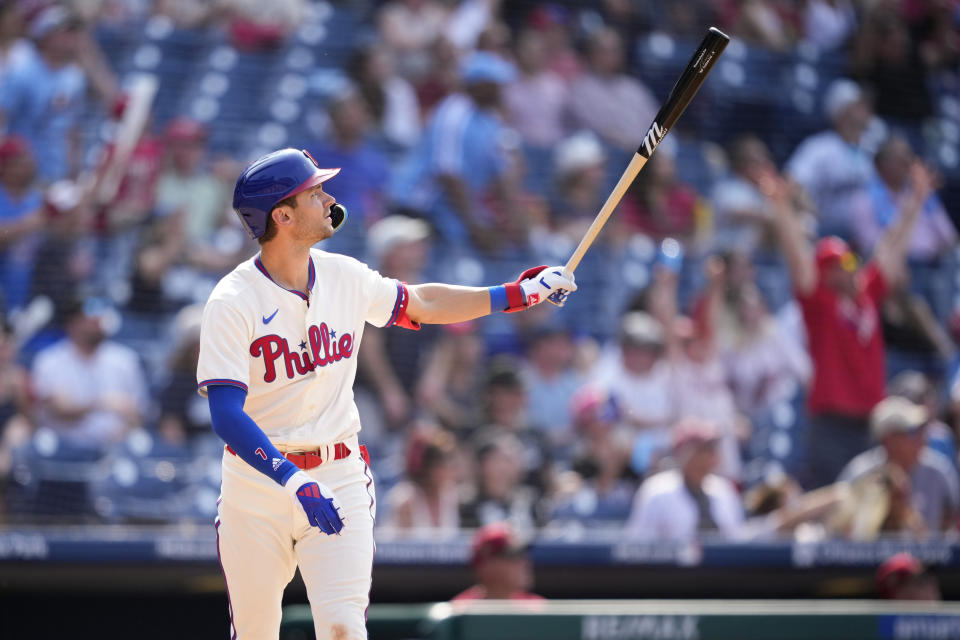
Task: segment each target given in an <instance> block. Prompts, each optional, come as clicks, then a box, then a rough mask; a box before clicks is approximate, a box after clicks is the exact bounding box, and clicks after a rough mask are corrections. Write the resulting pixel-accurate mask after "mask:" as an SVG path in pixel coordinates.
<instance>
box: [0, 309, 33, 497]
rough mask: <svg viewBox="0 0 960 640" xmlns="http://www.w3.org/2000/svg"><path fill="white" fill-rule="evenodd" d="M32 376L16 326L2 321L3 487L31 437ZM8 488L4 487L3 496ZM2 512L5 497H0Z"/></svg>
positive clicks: (0, 450)
mask: <svg viewBox="0 0 960 640" xmlns="http://www.w3.org/2000/svg"><path fill="white" fill-rule="evenodd" d="M28 386H29V377H28V375H27V372H26V370H24V368H23V367H22V366H21V365H20V364H19V363H18V362H17V340H16V337H15V336H14V334H13V328H12V327H11V326H10V325H8V324H6V322H4V323H3V324H0V487H2V486H3V484H4V483H5V481H6V478H7V476H8V475H9V474H10V466H11V463H12V452H13V450H14V449H16V448H17V447H19V446H20V445H22V444H24V443H26V442H27V441H28V440H29V439H30V435H31V433H32V432H33V429H32V425H31V423H30V419H29V416H30V412H31V407H30V397H29V389H28ZM3 494H4V491H2V490H0V496H2V495H3ZM0 511H2V498H0Z"/></svg>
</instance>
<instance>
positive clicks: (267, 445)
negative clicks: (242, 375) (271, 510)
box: [207, 384, 297, 485]
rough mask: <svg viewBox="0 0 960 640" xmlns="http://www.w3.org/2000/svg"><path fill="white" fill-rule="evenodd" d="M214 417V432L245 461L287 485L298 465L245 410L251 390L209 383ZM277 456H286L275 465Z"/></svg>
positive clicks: (280, 458) (209, 396) (208, 397)
mask: <svg viewBox="0 0 960 640" xmlns="http://www.w3.org/2000/svg"><path fill="white" fill-rule="evenodd" d="M207 399H208V400H209V402H210V420H211V422H212V423H213V430H214V432H215V433H216V434H217V435H218V436H220V437H221V438H222V439H223V441H224V442H226V443H227V444H228V445H230V448H231V449H233V450H234V451H236V453H237V455H238V456H240V457H241V458H242V459H243V461H244V462H246V463H247V464H249V465H250V466H251V467H253V468H254V469H256V470H257V471H259V472H261V473H263V474H265V475H268V476H270V477H271V478H273V481H274V482H276V483H277V484H279V485H283V483H284V482H286V481H287V479H288V478H289V477H290V476H292V475H293V474H294V473H296V471H297V465H295V464H293V463H292V462H290V461H289V460H287V459H286V458H284V457H283V454H282V453H280V451H279V450H278V449H277V448H276V447H275V446H273V443H272V442H270V440H269V438H267V436H266V434H264V433H263V431H262V430H261V429H260V427H258V426H257V423H256V422H254V421H253V419H252V418H251V417H250V416H248V415H247V414H246V412H245V411H244V410H243V403H244V401H245V400H246V399H247V392H246V391H244V390H243V389H241V388H239V387H234V386H231V385H225V384H215V385H210V386H209V387H207ZM275 460H282V462H279V463H278V464H277V465H276V466H274V461H275Z"/></svg>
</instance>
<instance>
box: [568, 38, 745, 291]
mask: <svg viewBox="0 0 960 640" xmlns="http://www.w3.org/2000/svg"><path fill="white" fill-rule="evenodd" d="M729 42H730V37H729V36H727V35H726V34H725V33H723V32H722V31H720V30H719V29H717V28H716V27H710V29H709V30H708V31H707V35H706V36H704V38H703V42H701V43H700V46H699V47H697V50H696V51H695V52H694V54H693V57H692V58H690V62H688V63H687V67H686V68H685V69H684V70H683V73H681V74H680V78H679V79H677V82H676V84H674V85H673V89H671V90H670V95H668V96H667V100H666V102H664V103H663V106H662V107H660V111H658V112H657V116H656V117H655V118H654V119H653V124H651V125H650V129H649V130H647V135H645V136H644V137H643V142H641V143H640V146H639V147H638V148H637V152H636V153H634V154H633V158H632V159H631V160H630V164H629V165H627V168H626V169H625V170H624V172H623V175H621V176H620V179H619V180H618V181H617V185H616V186H615V187H614V188H613V191H611V192H610V195H609V196H607V201H606V202H604V204H603V207H602V208H601V209H600V213H598V214H597V217H596V218H594V219H593V223H591V224H590V228H589V229H587V232H586V233H585V234H584V235H583V238H582V239H581V240H580V244H578V245H577V248H576V250H575V251H574V252H573V255H571V256H570V259H569V260H567V265H566V268H565V271H566V272H567V273H571V274H572V273H573V272H574V270H576V268H577V265H579V264H580V261H581V260H582V259H583V255H584V254H585V253H586V252H587V249H589V248H590V245H592V244H593V241H594V240H595V239H596V238H597V234H599V233H600V230H601V229H603V225H605V224H606V223H607V219H608V218H609V217H610V214H611V213H613V210H614V209H616V207H617V205H618V204H620V201H621V200H622V199H623V195H624V194H625V193H626V192H627V189H628V188H629V187H630V184H631V183H632V182H633V180H634V178H636V177H637V174H638V173H640V170H641V169H643V166H644V165H645V164H647V160H649V159H650V156H651V155H652V154H653V152H654V150H655V149H656V148H657V146H658V145H659V144H660V141H661V140H663V137H664V136H665V135H667V132H669V131H670V129H672V128H673V125H674V123H675V122H676V121H677V119H678V118H679V117H680V115H681V114H682V113H683V112H684V110H685V109H686V108H687V105H688V104H690V101H691V100H693V96H695V95H697V91H698V90H699V89H700V85H702V84H703V81H704V80H706V79H707V74H709V73H710V70H711V69H712V68H713V65H714V64H715V63H716V62H717V58H719V57H720V54H721V53H723V50H724V48H726V46H727V43H729Z"/></svg>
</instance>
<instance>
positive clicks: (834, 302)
mask: <svg viewBox="0 0 960 640" xmlns="http://www.w3.org/2000/svg"><path fill="white" fill-rule="evenodd" d="M932 180H933V177H932V175H931V173H930V171H929V170H928V169H927V168H926V167H925V166H923V165H922V164H920V163H915V164H914V165H913V167H911V183H912V189H911V196H910V197H909V198H907V199H906V200H905V201H904V203H903V205H902V209H901V213H900V215H899V216H898V220H897V222H896V224H894V225H892V226H890V227H889V228H888V229H887V230H886V232H885V233H884V235H883V237H882V238H881V239H880V241H879V242H878V243H877V247H876V250H875V251H874V255H873V257H872V259H871V260H870V261H869V262H868V263H867V264H866V265H865V266H864V267H863V268H861V269H858V268H857V259H856V257H855V256H854V254H853V252H852V251H851V250H850V247H849V246H848V245H847V243H846V242H844V241H843V240H841V239H840V238H836V237H830V238H824V239H822V240H820V241H819V242H818V243H817V246H816V250H815V251H814V248H813V247H812V246H811V243H810V241H809V240H808V239H807V237H806V234H805V233H804V231H803V229H802V228H801V227H800V224H799V222H798V220H797V218H796V216H795V215H794V214H793V211H792V209H791V208H790V207H789V205H788V198H789V195H790V194H789V187H788V185H787V184H786V182H784V181H783V180H779V179H777V178H774V177H772V176H771V177H769V178H768V179H767V180H766V181H765V182H764V187H763V188H764V189H765V191H766V192H767V193H768V195H769V196H770V197H771V198H772V199H773V203H774V222H775V226H776V231H777V234H778V237H779V240H780V246H781V247H782V249H783V253H784V256H785V258H786V261H787V267H788V269H789V271H790V276H791V278H792V279H793V289H794V293H795V295H796V297H797V300H798V302H799V303H800V306H801V308H802V310H803V319H804V324H805V325H806V328H807V336H808V340H809V346H810V354H811V358H812V359H813V380H812V383H811V389H810V397H809V409H810V414H811V419H810V424H809V426H808V435H809V444H808V449H807V450H808V454H809V458H810V467H809V472H810V477H809V478H808V479H807V481H808V483H809V485H810V486H812V487H816V486H821V485H824V484H827V483H828V482H831V481H833V479H834V478H836V477H837V474H839V473H840V469H841V468H842V466H843V465H844V464H846V462H847V460H849V459H850V458H852V457H853V456H855V455H857V454H858V453H860V452H862V451H864V450H866V449H867V447H868V446H869V433H868V431H869V430H868V417H869V414H870V411H871V410H872V409H873V407H874V405H876V404H877V403H878V402H879V401H880V400H881V399H883V388H884V375H885V366H884V341H883V335H882V333H881V331H880V315H879V311H878V309H879V306H880V304H881V303H882V301H883V299H884V298H885V297H886V295H887V292H888V291H890V289H891V288H893V287H896V286H899V284H900V283H902V282H903V281H904V278H905V277H906V275H907V273H906V271H907V269H906V255H907V249H908V247H909V243H910V235H911V232H912V230H913V225H914V223H915V222H916V220H917V217H918V216H919V214H920V210H921V207H922V206H923V203H924V202H926V201H927V199H928V198H929V197H930V192H931V189H932V187H933V185H932Z"/></svg>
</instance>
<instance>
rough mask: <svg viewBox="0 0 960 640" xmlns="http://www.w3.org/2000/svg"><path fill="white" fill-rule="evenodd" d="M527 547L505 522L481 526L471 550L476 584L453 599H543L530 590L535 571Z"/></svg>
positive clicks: (461, 600) (471, 562)
mask: <svg viewBox="0 0 960 640" xmlns="http://www.w3.org/2000/svg"><path fill="white" fill-rule="evenodd" d="M527 547H528V545H527V543H526V542H524V541H523V540H522V539H520V538H519V537H518V536H517V535H516V534H515V533H514V532H513V530H512V529H511V528H510V526H509V525H508V524H506V523H504V522H495V523H491V524H489V525H486V526H484V527H482V528H481V529H480V530H478V531H477V533H476V534H475V535H474V537H473V543H472V544H471V548H470V564H471V565H472V566H473V571H474V573H475V575H476V578H477V583H476V584H475V585H473V586H472V587H470V588H468V589H466V590H465V591H462V592H461V593H459V594H457V595H455V596H454V597H453V598H452V600H453V601H454V602H464V601H469V600H543V598H542V597H540V596H538V595H537V594H535V593H531V592H530V591H529V590H530V588H531V587H532V586H533V571H532V566H531V564H530V556H529V553H528V549H527Z"/></svg>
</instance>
